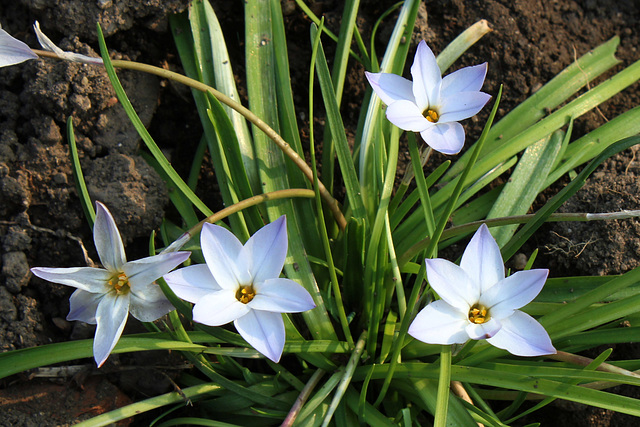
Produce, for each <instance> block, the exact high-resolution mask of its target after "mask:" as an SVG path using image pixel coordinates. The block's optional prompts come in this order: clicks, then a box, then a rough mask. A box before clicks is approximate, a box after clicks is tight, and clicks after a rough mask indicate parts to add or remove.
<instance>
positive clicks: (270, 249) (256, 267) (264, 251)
mask: <svg viewBox="0 0 640 427" xmlns="http://www.w3.org/2000/svg"><path fill="white" fill-rule="evenodd" d="M288 245H289V242H288V241H287V218H286V217H285V216H284V215H283V216H281V217H280V218H278V219H277V220H275V221H274V222H272V223H271V224H267V225H265V226H264V227H262V228H261V229H260V230H258V231H257V232H256V233H255V234H254V235H253V236H251V238H249V240H248V241H247V243H246V244H245V245H244V248H242V250H241V251H240V254H239V255H238V257H239V258H240V259H245V260H246V261H248V262H249V264H248V268H249V272H250V273H251V278H252V282H254V283H259V282H262V281H264V280H267V279H273V278H277V277H278V276H280V273H281V272H282V267H284V260H285V258H286V257H287V248H288ZM237 264H240V261H238V262H237ZM242 284H245V283H242Z"/></svg>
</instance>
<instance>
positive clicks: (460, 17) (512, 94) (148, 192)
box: [0, 0, 640, 426]
mask: <svg viewBox="0 0 640 427" xmlns="http://www.w3.org/2000/svg"><path fill="white" fill-rule="evenodd" d="M187 3H188V2H187V1H186V0H174V1H160V0H158V1H149V2H136V1H133V0H122V1H114V2H112V1H102V0H101V1H95V2H86V1H84V0H65V1H60V2H45V1H39V0H21V1H19V2H0V17H1V19H2V22H1V24H2V26H3V28H4V29H6V30H7V31H8V32H9V33H11V34H12V35H14V36H16V37H18V38H19V39H21V40H24V41H26V42H27V43H28V44H29V45H30V46H32V47H36V46H37V42H36V40H35V36H34V35H33V33H32V30H31V25H32V23H33V21H34V20H36V19H39V20H40V23H41V26H42V28H43V30H44V31H45V33H47V34H48V35H49V36H50V37H51V39H52V40H54V41H55V42H59V41H60V45H61V47H62V48H63V49H65V50H76V51H79V52H81V53H85V54H92V55H95V50H96V49H97V46H96V44H95V35H94V24H95V21H96V19H99V20H100V22H101V23H102V24H103V29H105V33H106V34H107V35H108V38H107V43H108V45H109V47H110V49H111V50H112V52H114V55H115V56H123V57H126V58H130V59H134V60H138V61H141V62H148V63H151V64H153V65H159V66H169V67H171V68H175V69H179V68H180V65H179V62H178V60H177V55H176V52H175V49H174V47H173V42H172V39H171V35H170V34H169V33H168V30H167V25H166V22H167V21H166V14H167V13H172V12H176V11H180V10H183V9H184V8H185V7H186V4H187ZM213 3H214V8H215V9H216V10H217V12H218V13H219V14H220V18H221V19H220V20H221V22H222V23H223V24H222V25H223V27H224V28H223V29H224V30H225V34H226V36H227V40H228V43H229V49H230V51H231V55H232V61H234V67H235V71H236V73H237V75H238V82H239V85H240V87H239V89H240V91H241V92H242V91H243V83H242V82H243V80H244V79H243V77H242V76H243V72H244V64H243V61H244V59H243V54H242V52H243V51H244V45H243V27H242V13H243V11H242V4H241V2H223V1H214V2H213ZM283 3H284V4H286V9H285V10H286V11H287V12H286V16H285V20H286V25H287V31H288V32H289V33H288V40H289V46H288V49H289V54H290V61H291V68H292V82H293V84H294V94H295V95H294V96H295V101H296V103H297V106H298V107H299V112H302V113H304V114H305V116H304V117H308V114H307V107H306V106H307V92H306V90H307V89H306V85H307V70H308V63H309V47H308V46H309V42H308V27H309V20H308V18H306V17H305V16H304V15H303V13H302V12H301V11H300V10H299V9H296V8H295V7H292V6H293V5H292V3H293V2H291V1H284V2H283ZM361 3H362V5H361V17H360V19H359V21H358V25H359V27H360V30H361V31H362V32H363V34H364V35H365V36H366V35H367V34H368V33H370V30H371V27H372V25H373V24H374V23H375V21H376V20H377V18H378V17H379V16H380V15H381V14H382V13H383V12H384V11H385V10H386V8H388V7H390V6H391V5H392V4H393V3H395V1H392V0H385V1H365V0H362V2H361ZM54 4H55V6H53V5H54ZM142 4H144V6H142ZM341 4H342V2H338V1H333V0H326V1H316V2H313V8H314V11H316V12H317V13H318V14H324V15H325V16H326V18H327V26H328V27H329V28H330V29H332V30H333V31H335V32H337V31H338V29H339V22H340V16H341V12H342V6H341ZM427 12H428V13H427ZM479 19H487V20H488V21H489V23H490V25H491V27H492V29H493V32H491V33H490V34H488V35H487V36H486V37H485V38H483V39H482V40H481V41H480V42H479V43H477V44H476V45H475V46H474V47H472V48H471V50H470V51H469V52H468V53H467V54H465V55H464V56H463V57H462V58H461V60H460V61H458V62H457V63H456V64H455V65H454V68H460V67H463V66H467V65H472V64H477V63H480V62H484V61H488V62H489V73H488V76H487V81H486V83H485V86H484V90H485V91H486V92H489V93H492V94H495V93H496V92H497V89H498V87H499V85H500V84H504V86H505V91H504V94H503V99H502V103H501V110H500V115H504V114H505V113H506V112H507V111H509V110H510V109H512V108H513V107H515V106H516V105H517V104H518V103H520V102H522V101H523V100H524V99H526V98H527V97H528V96H530V95H531V94H532V93H534V92H535V91H536V90H537V89H539V88H540V87H541V86H542V85H543V84H544V83H545V82H547V81H549V80H550V79H551V78H552V77H553V76H554V75H555V74H557V73H558V72H560V71H561V70H562V69H563V68H564V67H566V66H567V65H569V64H570V63H571V62H572V61H573V60H574V59H575V58H576V57H579V56H580V55H582V54H584V53H586V52H588V51H589V50H591V49H592V48H594V47H596V46H598V45H599V44H601V43H603V42H605V41H606V40H608V39H610V38H611V37H613V36H616V35H618V36H620V38H621V43H620V48H619V50H618V54H617V57H618V58H619V59H621V60H622V62H623V66H624V65H629V64H630V63H631V62H633V61H635V60H637V59H638V57H639V52H638V50H637V48H638V46H640V33H639V32H638V28H640V25H639V24H640V4H638V2H636V1H634V0H621V1H617V2H611V1H608V0H552V1H541V0H528V1H523V0H516V1H507V0H502V1H496V0H486V1H480V0H442V1H429V2H427V3H426V7H425V8H423V9H422V10H421V13H420V16H419V18H418V25H417V27H416V31H415V35H414V37H413V39H412V43H413V44H414V45H415V44H416V43H417V41H418V40H420V39H425V40H426V41H427V42H428V43H429V45H430V46H431V47H432V48H433V50H434V51H435V52H436V53H437V52H440V51H441V50H442V49H443V48H444V47H445V46H446V44H447V43H448V42H450V41H451V40H453V38H455V36H456V35H457V34H459V33H460V32H462V31H463V30H464V29H465V28H467V27H468V26H469V25H471V24H473V23H474V22H476V21H477V20H479ZM392 22H393V16H392V17H390V18H388V19H387V20H386V21H385V22H384V23H383V25H382V27H381V29H380V31H379V32H378V40H377V45H378V51H379V52H382V51H383V49H384V46H385V42H386V39H387V38H388V35H389V33H390V30H391V25H392ZM324 44H325V48H326V50H327V52H328V57H331V52H332V50H333V49H332V43H331V42H330V41H328V40H325V41H324ZM410 55H412V53H411V54H410ZM351 65H352V69H351V70H350V73H349V75H348V78H347V87H346V90H345V94H344V100H343V114H344V120H345V124H346V126H347V128H348V132H354V130H355V126H356V122H357V117H358V113H359V110H360V105H361V100H362V97H363V94H364V91H365V89H366V86H365V81H364V79H363V78H362V76H363V74H362V73H363V71H364V69H363V68H362V67H361V66H359V65H357V64H351ZM618 69H620V67H618ZM120 76H121V78H122V79H123V82H124V84H125V88H126V89H128V94H129V96H130V97H131V98H132V99H133V102H134V105H135V107H136V109H137V111H138V112H139V114H140V115H141V117H142V118H143V121H144V122H145V124H147V125H148V126H149V128H150V131H151V134H152V135H153V136H154V137H155V138H156V140H157V142H158V143H159V144H160V145H161V146H162V147H163V149H165V150H166V151H167V152H168V153H170V154H171V155H172V158H173V160H174V164H175V166H176V167H177V168H178V170H179V171H180V172H186V170H187V168H188V166H187V165H185V164H187V163H188V161H189V158H190V156H191V155H192V154H191V153H192V152H193V149H194V146H195V144H196V143H197V141H198V140H199V137H200V130H199V129H200V128H199V124H198V123H197V118H196V114H195V108H194V106H193V103H192V101H191V100H190V98H189V97H188V94H187V96H184V92H183V91H182V90H180V89H178V88H175V87H174V86H173V85H172V84H169V83H167V82H164V81H158V80H157V79H155V78H153V77H149V76H143V75H139V74H135V73H125V72H122V73H120ZM637 88H638V86H637V84H636V85H634V86H632V87H631V88H629V89H627V90H626V91H625V92H624V93H623V94H621V95H619V96H617V97H615V98H614V99H612V100H610V101H608V102H606V103H605V104H604V105H603V106H601V108H600V112H595V111H594V112H589V113H587V114H585V115H584V116H583V117H581V118H580V119H579V120H578V121H576V126H575V128H574V138H577V137H579V136H580V135H582V134H584V133H585V132H588V131H589V130H591V129H594V128H596V127H597V126H599V125H601V124H603V123H604V121H605V120H606V118H612V117H615V116H616V115H618V114H620V113H622V112H624V111H626V110H627V109H629V108H631V107H633V106H636V105H638V104H640V96H639V94H638V90H637ZM318 111H321V109H319V110H318ZM487 114H488V111H485V112H483V113H482V114H480V116H479V117H477V118H474V119H472V120H468V121H467V122H466V123H465V126H466V128H467V132H468V135H469V139H468V140H469V141H472V140H473V139H474V138H475V137H477V136H478V135H479V133H480V130H481V128H482V125H483V123H484V119H485V118H486V115H487ZM68 117H73V120H74V125H75V128H76V137H77V140H78V148H79V151H80V156H81V161H82V166H83V169H84V172H85V175H86V179H87V182H88V184H89V190H90V192H91V195H92V197H94V198H97V199H99V200H101V201H102V202H104V203H106V204H107V205H108V206H109V208H110V209H111V211H112V212H113V214H114V216H115V217H116V221H117V222H118V224H119V226H120V229H121V231H122V233H123V235H124V236H125V239H126V240H127V243H128V251H129V255H130V257H132V258H133V257H137V256H140V255H144V254H145V251H146V240H147V239H148V236H149V234H150V232H151V231H152V230H154V229H157V228H158V226H159V224H160V221H161V219H162V218H163V216H164V214H165V209H166V208H167V207H168V203H169V200H168V195H167V191H166V190H165V189H164V186H163V183H162V181H161V179H160V178H159V177H158V176H157V174H155V172H154V171H153V170H152V169H151V168H150V167H148V166H147V165H146V164H145V162H144V160H143V159H142V158H141V156H140V155H139V149H140V141H139V139H138V138H137V134H136V133H135V131H134V130H133V128H132V126H130V125H129V124H128V121H127V119H126V117H125V116H124V113H123V111H122V109H121V108H120V106H119V105H118V104H117V101H116V100H115V98H114V94H113V91H112V89H111V88H110V86H109V83H108V79H107V77H106V75H105V74H104V72H103V71H101V70H100V69H99V68H97V67H91V66H83V65H78V64H67V63H64V62H57V61H48V60H38V61H30V62H27V63H24V64H22V65H19V66H15V67H10V68H4V69H0V350H4V351H6V350H11V349H16V348H24V347H30V346H35V345H39V344H44V343H48V342H51V341H63V340H68V339H71V338H76V337H87V336H89V337H90V336H92V331H91V330H88V331H86V330H83V328H82V326H81V325H71V324H69V323H68V322H66V321H65V320H63V319H64V318H65V317H66V315H67V313H68V296H69V295H70V293H71V290H70V289H68V288H65V287H63V286H57V285H51V284H49V283H45V282H43V281H40V280H36V279H32V278H31V276H30V273H29V270H28V268H29V267H31V266H59V267H65V266H79V265H83V264H84V262H85V261H84V257H83V252H82V248H83V247H85V248H86V249H87V251H88V253H89V256H90V257H91V258H92V259H97V258H96V255H95V251H94V249H93V243H92V239H91V233H90V230H89V228H88V226H87V223H86V221H85V220H84V218H83V216H82V210H81V207H80V203H79V200H78V196H77V194H76V190H75V188H74V185H73V177H72V175H71V167H70V163H69V160H68V148H67V142H66V137H65V136H64V134H65V122H66V120H67V118H68ZM301 117H302V116H301ZM319 123H321V118H320V120H319V121H318V123H316V126H319ZM301 126H302V128H303V134H304V132H306V131H305V130H304V129H305V128H306V126H305V123H304V120H303V121H302V122H301ZM407 159H408V154H407V153H401V162H406V161H407ZM441 160H442V157H437V156H436V157H435V158H434V159H433V162H438V163H439V162H440V161H441ZM639 165H640V163H638V160H637V159H636V157H635V151H631V150H630V151H629V152H626V153H622V154H621V155H619V156H617V157H616V158H614V159H612V160H610V161H608V162H607V164H606V165H605V166H604V167H602V168H601V169H599V171H598V172H596V173H595V174H594V176H593V177H592V179H591V180H590V181H589V183H588V184H587V185H586V186H585V188H584V189H583V190H582V191H580V192H579V193H578V194H577V195H576V196H575V197H574V198H573V199H572V200H571V201H570V202H568V203H567V204H566V206H564V207H563V209H564V210H566V211H572V212H576V211H582V212H584V211H588V212H606V211H617V210H620V209H638V208H639V206H638V205H639V197H640V196H639V194H640V193H639V192H638V176H637V175H638V173H639V171H640V169H639V167H640V166H639ZM210 174H211V172H210V169H206V168H205V169H204V170H203V176H204V177H206V178H211V175H210ZM213 190H214V188H213V187H202V188H199V192H200V194H201V195H202V197H203V199H204V200H205V201H207V202H208V203H210V204H211V205H212V206H214V205H215V203H217V199H216V196H215V193H214V192H213ZM534 244H537V245H538V246H539V247H540V248H541V249H542V250H543V252H545V254H543V256H542V257H541V258H540V261H539V262H540V263H541V264H540V265H542V263H546V264H547V265H548V266H549V267H550V268H551V270H552V274H554V275H556V276H558V275H567V274H575V275H590V274H616V273H624V272H626V271H628V270H629V269H631V268H634V267H636V266H637V265H638V260H639V259H640V258H639V257H638V255H639V251H640V223H639V222H638V220H624V221H612V222H607V223H603V222H598V223H568V224H556V225H553V226H548V227H546V228H544V229H543V230H541V231H540V232H539V233H538V234H537V235H536V236H535V242H534ZM635 357H638V355H637V354H636V355H635ZM118 360H121V359H119V358H116V357H114V358H113V360H111V359H110V362H109V363H111V367H112V368H115V369H117V368H118V366H122V365H119V364H118V363H117V362H118ZM125 362H127V363H130V364H136V363H144V364H146V363H147V361H145V362H140V360H138V359H136V358H129V359H125ZM91 364H92V361H87V365H88V366H91ZM114 382H115V383H116V384H117V385H118V387H120V388H124V389H126V390H127V391H129V390H130V389H128V388H127V387H126V386H125V385H124V384H122V383H119V382H118V381H117V380H114ZM3 386H4V390H3V392H4V393H5V395H7V394H8V395H9V396H13V397H12V399H14V400H12V402H15V399H16V398H17V397H16V396H18V389H19V388H20V389H21V388H22V387H32V394H34V395H36V394H37V393H39V392H40V391H42V390H44V389H43V387H45V386H43V385H42V383H39V382H38V383H35V382H29V381H26V379H24V378H23V377H20V378H18V379H15V378H14V379H12V380H11V381H9V382H5V383H4V384H3ZM91 387H93V386H91ZM45 388H46V387H45ZM157 392H161V391H157ZM43 393H44V391H43ZM130 395H131V396H132V397H133V398H134V399H136V398H140V395H139V394H138V395H136V393H135V392H134V391H133V390H132V389H131V391H130ZM43 396H46V393H44V394H43ZM2 399H4V397H2ZM3 402H4V400H3ZM45 407H46V405H44V404H43V406H41V408H45ZM9 411H13V412H9ZM41 411H45V409H41ZM548 412H550V413H551V415H548V416H549V418H548V421H547V422H545V423H544V424H543V425H558V424H560V423H559V422H558V420H559V419H562V420H564V421H563V422H562V424H564V425H576V426H577V425H580V426H609V425H611V426H613V425H615V426H627V425H629V426H631V425H636V423H635V420H634V419H631V417H624V416H619V415H612V414H609V413H607V412H606V411H600V410H591V409H588V410H585V409H580V410H578V411H576V412H567V411H565V410H563V409H561V408H559V407H552V408H551V409H550V410H549V411H547V413H548ZM10 413H11V414H14V413H15V407H14V406H7V405H6V404H0V419H5V420H6V419H9V418H6V416H7V415H6V414H10ZM545 414H546V413H545ZM12 416H13V415H12ZM545 416H547V415H545ZM536 419H537V418H536V417H535V416H534V417H533V418H532V421H533V420H536ZM11 420H12V421H11V423H10V424H11V425H16V426H17V425H57V424H61V423H63V421H61V420H59V419H57V418H56V419H55V421H54V419H53V418H47V417H42V418H39V419H37V420H30V419H28V418H24V419H19V418H11ZM47 420H50V421H51V422H52V423H51V424H47V422H48V421H47ZM73 420H74V418H73V415H71V416H70V418H69V419H68V422H72V421H73ZM0 424H2V422H0Z"/></svg>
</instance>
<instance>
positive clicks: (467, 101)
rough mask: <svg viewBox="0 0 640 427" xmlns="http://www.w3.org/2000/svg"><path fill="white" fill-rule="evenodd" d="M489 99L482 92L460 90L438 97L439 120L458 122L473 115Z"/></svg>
mask: <svg viewBox="0 0 640 427" xmlns="http://www.w3.org/2000/svg"><path fill="white" fill-rule="evenodd" d="M490 99H491V95H489V94H487V93H484V92H460V93H456V94H455V95H452V96H448V97H446V98H444V97H443V98H440V104H439V107H440V110H439V113H440V119H439V120H440V122H443V123H448V122H459V121H460V120H464V119H468V118H469V117H473V116H475V115H476V114H478V112H479V111H480V110H482V107H484V106H485V105H486V104H487V102H489V100H490Z"/></svg>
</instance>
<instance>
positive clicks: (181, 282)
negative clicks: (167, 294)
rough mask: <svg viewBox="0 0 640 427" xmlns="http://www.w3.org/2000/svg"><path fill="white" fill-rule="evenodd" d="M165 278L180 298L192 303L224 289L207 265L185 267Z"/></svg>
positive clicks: (166, 275)
mask: <svg viewBox="0 0 640 427" xmlns="http://www.w3.org/2000/svg"><path fill="white" fill-rule="evenodd" d="M163 278H164V280H165V281H166V282H167V285H169V287H170V288H171V290H172V291H173V292H174V293H175V294H176V295H177V296H178V297H179V298H181V299H183V300H185V301H189V302H192V303H197V302H198V300H199V299H200V298H202V297H203V296H205V295H207V294H210V293H212V292H215V291H219V290H221V289H222V288H221V287H220V286H219V285H218V283H217V282H216V279H214V278H213V276H212V275H211V271H210V270H209V267H207V266H206V265H205V264H196V265H190V266H188V267H183V268H180V269H178V270H176V271H172V272H171V273H169V274H165V275H164V277H163Z"/></svg>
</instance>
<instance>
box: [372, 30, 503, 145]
mask: <svg viewBox="0 0 640 427" xmlns="http://www.w3.org/2000/svg"><path fill="white" fill-rule="evenodd" d="M486 74H487V63H486V62H485V63H484V64H481V65H476V66H473V67H466V68H462V69H460V70H458V71H456V72H453V73H451V74H449V75H447V76H446V77H444V78H442V74H441V72H440V68H439V67H438V63H437V62H436V57H435V56H434V55H433V52H432V51H431V49H429V46H427V43H425V41H424V40H423V41H421V42H420V43H419V44H418V49H417V50H416V55H415V58H414V60H413V65H412V66H411V76H412V77H413V82H412V81H410V80H407V79H405V78H404V77H401V76H398V75H396V74H389V73H369V72H365V75H366V76H367V79H368V80H369V83H370V84H371V87H372V88H373V90H374V91H375V92H376V94H377V95H378V96H379V97H380V99H381V100H382V102H384V103H385V104H387V118H388V119H389V121H390V122H391V123H393V124H394V125H396V126H398V127H399V128H400V129H404V130H407V131H412V132H420V135H421V136H422V139H423V140H424V141H425V142H426V143H427V144H429V146H431V147H432V148H433V149H434V150H436V151H439V152H441V153H444V154H457V153H459V152H460V150H461V149H462V146H463V145H464V138H465V136H464V128H463V127H462V125H461V124H460V123H458V121H460V120H464V119H468V118H469V117H472V116H474V115H476V114H478V112H479V111H480V110H481V109H482V107H484V106H485V104H486V103H487V102H488V101H489V99H491V96H490V95H488V94H486V93H484V92H480V89H481V88H482V84H483V83H484V78H485V75H486Z"/></svg>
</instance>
